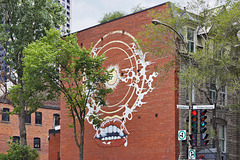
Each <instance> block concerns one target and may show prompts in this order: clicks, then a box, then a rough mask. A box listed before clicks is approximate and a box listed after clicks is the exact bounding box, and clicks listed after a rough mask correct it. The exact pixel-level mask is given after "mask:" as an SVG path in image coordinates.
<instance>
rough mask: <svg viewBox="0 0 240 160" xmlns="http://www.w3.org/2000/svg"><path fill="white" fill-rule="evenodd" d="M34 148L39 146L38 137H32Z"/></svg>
mask: <svg viewBox="0 0 240 160" xmlns="http://www.w3.org/2000/svg"><path fill="white" fill-rule="evenodd" d="M34 148H41V141H40V138H34Z"/></svg>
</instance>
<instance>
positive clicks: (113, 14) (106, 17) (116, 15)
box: [99, 11, 126, 24]
mask: <svg viewBox="0 0 240 160" xmlns="http://www.w3.org/2000/svg"><path fill="white" fill-rule="evenodd" d="M125 15H126V14H125V13H124V12H122V11H113V12H109V13H106V14H104V16H103V18H102V19H101V20H100V21H99V23H100V24H102V23H106V22H109V21H111V20H114V19H117V18H120V17H123V16H125Z"/></svg>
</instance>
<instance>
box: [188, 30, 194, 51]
mask: <svg viewBox="0 0 240 160" xmlns="http://www.w3.org/2000/svg"><path fill="white" fill-rule="evenodd" d="M187 41H188V51H189V52H194V30H193V29H191V28H188V30H187Z"/></svg>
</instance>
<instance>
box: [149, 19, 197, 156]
mask: <svg viewBox="0 0 240 160" xmlns="http://www.w3.org/2000/svg"><path fill="white" fill-rule="evenodd" d="M152 23H153V24H154V25H164V26H166V27H168V28H170V29H171V30H173V31H174V32H175V33H176V34H177V35H178V37H179V38H180V39H181V41H182V42H183V44H184V47H185V49H186V51H187V55H188V53H189V52H188V48H187V44H186V43H185V41H184V38H183V36H182V35H181V34H180V33H179V32H178V31H176V29H174V28H173V27H172V26H170V25H168V24H166V23H163V22H161V21H159V20H153V21H152ZM189 61H190V63H189V65H190V66H191V65H192V63H191V60H189ZM188 95H189V106H190V109H189V123H188V132H189V135H190V134H192V119H191V116H192V114H191V112H192V81H190V82H189V89H188ZM188 140H190V136H188ZM188 142H189V145H188V146H189V149H192V146H191V144H190V141H188ZM187 153H188V152H187Z"/></svg>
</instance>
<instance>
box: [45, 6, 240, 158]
mask: <svg viewBox="0 0 240 160" xmlns="http://www.w3.org/2000/svg"><path fill="white" fill-rule="evenodd" d="M166 7H169V6H168V4H167V3H164V4H161V5H158V6H155V7H152V8H149V9H146V10H143V11H140V12H137V13H133V14H130V15H127V16H124V17H122V18H119V19H116V20H113V21H110V22H107V23H104V24H99V25H96V26H93V27H90V28H87V29H84V30H81V31H79V32H77V33H76V35H77V38H78V44H79V46H80V47H83V46H84V47H86V48H90V47H92V53H93V55H94V54H97V55H101V54H103V53H105V54H106V57H107V58H108V59H107V60H106V62H105V63H104V65H105V67H106V68H107V69H109V70H112V69H113V78H112V79H111V80H110V81H109V82H108V83H107V86H108V87H110V88H112V89H113V93H112V94H110V95H108V97H107V103H108V107H99V106H96V107H94V108H93V109H92V108H90V110H91V111H93V110H94V111H96V112H98V113H100V114H101V115H102V117H103V118H104V120H105V122H103V123H102V125H101V128H100V129H97V128H95V127H94V126H93V125H92V123H91V120H89V119H87V121H86V124H85V137H84V140H85V141H84V151H83V153H84V159H87V160H88V159H90V160H94V159H109V160H111V159H119V160H121V159H164V160H167V159H169V160H172V159H178V158H179V159H184V158H187V157H186V152H187V149H186V142H181V143H180V142H179V141H178V139H177V137H178V134H177V132H178V130H179V129H186V127H185V124H186V117H187V114H186V112H184V111H179V110H178V109H177V107H176V105H177V104H186V105H187V104H188V100H187V97H186V91H185V89H184V88H180V90H179V91H178V90H176V88H179V85H180V84H179V79H178V77H177V73H176V72H178V68H174V69H173V70H172V71H171V73H170V75H169V78H168V80H167V81H166V82H164V83H158V82H159V79H158V78H157V77H156V74H155V72H154V69H155V68H157V67H158V66H162V65H164V63H166V62H167V61H168V59H165V58H161V59H160V58H158V57H156V56H154V55H152V54H151V53H148V54H145V52H143V51H142V50H141V48H140V47H139V46H138V43H137V41H136V38H139V33H140V32H141V31H144V29H145V27H147V26H148V25H149V24H151V22H152V20H153V19H151V18H149V17H148V14H149V12H150V11H153V10H158V11H160V10H163V9H164V8H166ZM192 33H193V34H195V35H196V33H195V30H193V32H192ZM194 37H195V40H193V42H195V41H197V35H196V36H194ZM140 38H142V39H144V37H140ZM193 46H196V47H197V45H195V44H194V45H193ZM169 51H170V52H175V49H174V48H170V49H169ZM180 83H181V81H180ZM152 86H154V89H153V88H152ZM221 94H225V93H221ZM226 95H227V93H226ZM194 97H195V99H194V104H206V100H205V99H204V98H203V95H197V94H194ZM60 106H61V133H59V131H57V132H55V131H53V130H52V131H50V132H49V135H50V141H49V142H50V148H52V149H51V151H52V153H53V154H52V153H50V154H49V156H50V157H51V158H50V159H57V158H59V157H58V156H59V155H60V158H61V159H63V160H71V159H79V152H78V148H77V146H76V143H75V141H74V135H73V129H72V128H69V127H68V124H71V123H72V121H71V119H70V118H69V117H68V109H67V108H66V104H65V102H64V99H63V97H61V104H60ZM207 115H208V117H209V118H208V125H209V128H210V127H211V119H212V117H211V116H210V111H209V112H208V113H207ZM217 123H218V129H219V133H222V135H219V136H220V138H221V139H220V140H221V147H222V151H223V152H224V153H225V154H227V155H228V157H226V156H224V158H229V157H230V158H231V159H238V157H239V153H238V151H239V147H240V145H239V142H240V137H239V135H240V134H239V130H238V129H237V126H238V125H239V115H237V114H235V113H234V112H232V111H231V109H229V108H226V107H225V108H224V107H222V108H221V109H220V110H218V113H217ZM51 138H52V141H51ZM58 139H60V144H58V141H57V140H58ZM209 144H211V146H207V147H208V148H214V144H212V143H209ZM58 148H59V150H56V149H58ZM196 149H197V150H198V151H201V150H203V148H196ZM49 150H50V149H49ZM51 155H53V156H51ZM54 155H55V156H54ZM56 155H57V157H56Z"/></svg>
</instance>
